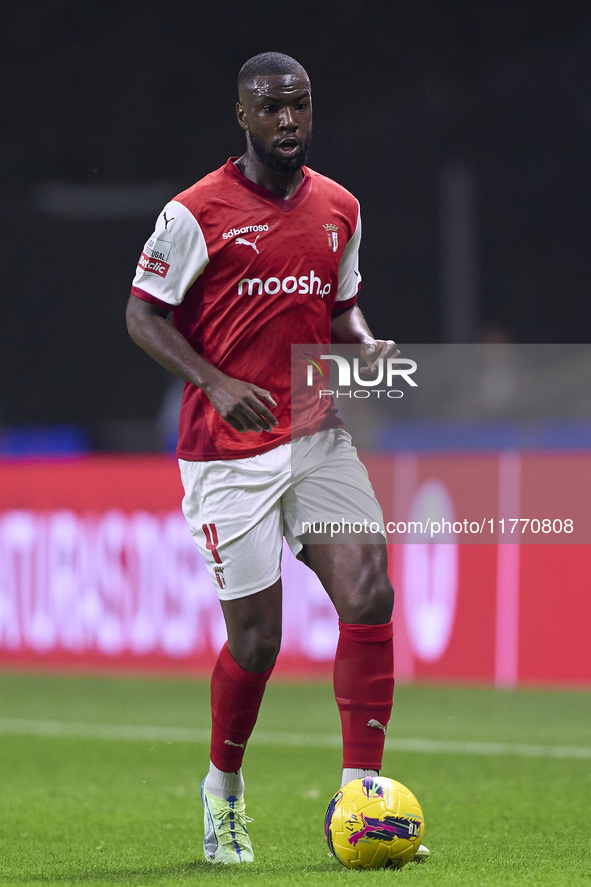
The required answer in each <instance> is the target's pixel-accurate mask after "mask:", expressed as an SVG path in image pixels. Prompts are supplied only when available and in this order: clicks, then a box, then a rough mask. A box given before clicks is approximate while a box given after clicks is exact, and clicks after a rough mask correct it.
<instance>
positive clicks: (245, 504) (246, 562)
mask: <svg viewBox="0 0 591 887" xmlns="http://www.w3.org/2000/svg"><path fill="white" fill-rule="evenodd" d="M273 452H274V451H271V453H265V454H262V455H261V456H253V457H252V458H250V459H233V460H227V461H223V462H222V461H214V462H187V461H184V460H179V462H180V468H181V478H182V481H183V486H184V489H185V496H184V498H183V506H182V507H183V513H184V515H185V518H186V519H187V522H188V524H189V526H190V528H191V533H192V535H193V538H194V539H195V542H196V543H197V546H198V548H199V551H200V553H201V555H202V556H203V559H204V560H205V563H206V565H207V569H208V572H209V574H210V576H211V578H212V581H213V582H214V585H215V587H216V591H217V593H218V597H219V598H220V600H232V599H234V598H240V597H245V596H248V595H252V594H257V593H258V592H260V591H263V590H265V589H268V588H270V587H271V586H272V585H274V584H275V583H276V582H277V580H278V579H279V577H280V574H281V554H282V545H283V539H282V536H283V518H282V513H281V506H280V501H281V496H282V493H283V492H284V490H285V486H286V484H287V483H288V476H289V470H288V468H287V469H286V468H285V466H284V465H283V464H282V463H280V462H279V461H278V459H277V458H273V455H272V454H273Z"/></svg>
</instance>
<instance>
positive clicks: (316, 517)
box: [284, 429, 393, 623]
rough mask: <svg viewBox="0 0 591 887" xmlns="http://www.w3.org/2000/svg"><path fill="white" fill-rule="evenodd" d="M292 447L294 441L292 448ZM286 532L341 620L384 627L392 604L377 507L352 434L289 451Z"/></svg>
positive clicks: (319, 438)
mask: <svg viewBox="0 0 591 887" xmlns="http://www.w3.org/2000/svg"><path fill="white" fill-rule="evenodd" d="M296 443H298V442H296ZM293 451H294V455H293V459H292V463H293V467H292V474H293V479H292V485H291V487H290V490H289V491H288V492H287V493H286V494H285V496H284V520H285V525H286V530H285V534H286V537H287V539H288V542H289V543H290V547H291V548H292V551H294V553H295V554H296V555H297V556H299V557H300V559H302V560H304V561H305V562H306V563H307V564H308V566H309V567H310V568H311V569H313V570H314V572H315V573H316V574H317V576H318V578H319V579H320V581H321V583H322V585H323V586H324V588H325V589H326V591H327V592H328V594H329V596H330V597H331V599H332V601H333V603H334V604H335V607H336V609H337V612H338V614H339V616H340V618H341V619H342V620H343V621H345V622H368V623H379V622H387V621H388V620H389V619H390V616H391V612H392V604H393V590H392V585H391V583H390V579H389V576H388V558H387V549H386V538H385V532H384V519H383V515H382V510H381V507H380V505H379V503H378V501H377V498H376V495H375V492H374V490H373V487H372V485H371V482H370V480H369V477H368V474H367V470H366V468H365V466H364V465H363V463H362V462H361V461H360V459H359V457H358V455H357V451H356V449H355V447H354V446H353V445H352V443H351V438H350V435H349V434H348V433H347V432H346V431H344V430H343V429H331V430H329V431H325V432H321V433H319V434H317V435H312V436H311V437H310V438H307V439H302V441H301V446H300V447H299V450H298V449H297V448H296V446H295V445H294V447H293Z"/></svg>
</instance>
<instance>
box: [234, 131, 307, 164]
mask: <svg viewBox="0 0 591 887" xmlns="http://www.w3.org/2000/svg"><path fill="white" fill-rule="evenodd" d="M248 137H249V140H250V144H251V146H252V150H253V151H254V153H255V154H256V155H257V157H258V158H259V160H260V161H261V163H262V164H263V166H266V168H267V169H269V170H271V172H282V173H288V172H297V171H298V169H301V168H302V166H303V165H304V164H305V163H306V161H307V160H308V154H309V151H310V142H311V141H312V130H311V129H310V132H309V133H308V138H307V139H306V141H305V142H303V141H302V140H301V139H298V141H299V142H300V144H301V146H302V150H301V151H300V153H299V154H297V155H296V156H295V157H278V156H277V154H273V152H272V151H270V150H269V148H267V147H266V145H265V144H264V142H262V141H261V140H260V139H259V138H258V137H257V136H255V135H254V133H252V132H249V134H248Z"/></svg>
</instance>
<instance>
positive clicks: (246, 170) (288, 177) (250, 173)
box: [235, 152, 304, 200]
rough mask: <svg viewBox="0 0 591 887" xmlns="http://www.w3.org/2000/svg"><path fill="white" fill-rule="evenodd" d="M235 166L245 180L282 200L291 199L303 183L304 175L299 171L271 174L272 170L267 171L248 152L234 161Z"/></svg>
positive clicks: (256, 158)
mask: <svg viewBox="0 0 591 887" xmlns="http://www.w3.org/2000/svg"><path fill="white" fill-rule="evenodd" d="M235 165H236V166H237V167H238V169H239V170H240V172H241V173H242V175H243V176H245V178H247V179H249V180H250V181H251V182H254V183H255V185H259V186H260V187H261V188H266V190H267V191H270V192H271V193H272V194H275V195H276V196H277V197H281V198H282V199H283V200H289V199H290V197H293V196H294V194H295V193H296V192H297V191H298V189H299V187H300V185H301V184H302V182H303V181H304V173H303V172H302V170H301V169H296V170H294V171H293V172H286V173H281V172H273V170H270V169H267V167H266V166H264V165H263V164H262V163H261V162H260V160H259V159H258V157H256V155H254V156H253V155H251V154H249V153H248V152H247V153H246V154H244V155H243V156H242V157H240V158H239V159H238V160H236V161H235Z"/></svg>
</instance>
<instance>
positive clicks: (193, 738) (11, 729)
mask: <svg viewBox="0 0 591 887" xmlns="http://www.w3.org/2000/svg"><path fill="white" fill-rule="evenodd" d="M0 735H4V736H7V735H13V736H38V737H47V738H55V739H106V740H127V741H132V742H165V743H173V742H188V743H192V744H193V743H194V744H196V745H199V744H201V743H209V735H210V734H209V730H194V729H192V728H189V727H148V726H139V725H138V726H136V725H131V724H80V723H68V722H67V721H34V720H26V719H21V718H0ZM249 745H276V746H291V747H292V748H340V745H341V737H340V736H339V735H337V734H329V735H328V736H323V735H321V734H311V735H307V734H305V733H279V732H278V733H275V732H269V731H267V732H265V731H262V730H260V731H258V732H257V731H256V730H255V732H254V733H253V735H252V738H251V739H250V741H249ZM386 751H401V752H413V753H417V752H418V753H420V754H432V755H484V756H493V757H494V756H500V757H520V758H569V759H571V760H576V759H579V760H589V759H591V748H576V747H571V746H566V745H557V746H552V745H518V744H512V743H508V742H456V741H449V740H444V739H386Z"/></svg>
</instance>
